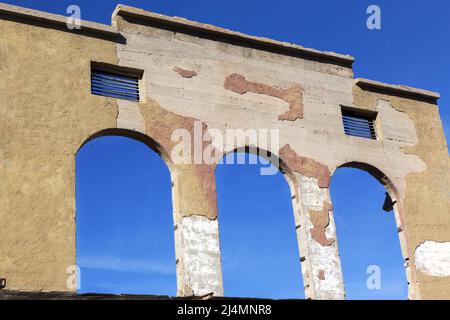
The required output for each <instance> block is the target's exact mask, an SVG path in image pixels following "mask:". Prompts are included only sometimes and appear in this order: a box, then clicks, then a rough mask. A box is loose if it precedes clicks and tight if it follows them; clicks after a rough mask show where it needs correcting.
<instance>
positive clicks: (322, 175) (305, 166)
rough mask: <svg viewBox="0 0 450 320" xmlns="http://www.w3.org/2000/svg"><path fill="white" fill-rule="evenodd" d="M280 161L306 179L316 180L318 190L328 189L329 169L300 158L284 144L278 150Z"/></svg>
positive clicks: (314, 161) (308, 159)
mask: <svg viewBox="0 0 450 320" xmlns="http://www.w3.org/2000/svg"><path fill="white" fill-rule="evenodd" d="M279 155H280V159H282V160H283V161H284V162H286V164H287V165H288V166H289V168H291V170H293V171H295V172H298V173H300V174H302V175H304V176H306V177H308V178H316V179H317V183H318V185H319V188H328V187H329V186H330V178H331V171H330V169H329V168H328V167H327V166H326V165H324V164H322V163H320V162H317V161H316V160H313V159H310V158H306V157H301V156H299V155H297V153H296V152H295V151H294V150H292V148H291V146H290V145H289V144H285V145H284V146H283V148H281V149H280V154H279Z"/></svg>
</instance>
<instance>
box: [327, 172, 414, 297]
mask: <svg viewBox="0 0 450 320" xmlns="http://www.w3.org/2000/svg"><path fill="white" fill-rule="evenodd" d="M367 170H368V171H369V172H371V174H373V175H375V176H378V175H380V177H377V178H382V177H381V175H382V174H381V172H379V171H377V170H375V171H372V170H374V168H372V169H370V168H369V169H367ZM371 174H369V173H368V172H365V171H363V170H360V169H356V168H340V169H338V170H337V171H336V173H335V174H334V175H333V177H332V180H331V196H332V200H333V207H334V219H335V223H336V232H337V238H338V241H339V252H340V256H341V263H342V269H343V274H344V281H345V289H346V296H347V299H352V300H354V299H406V298H407V296H408V283H407V278H406V272H405V267H404V258H403V256H402V251H401V247H400V241H399V234H398V230H397V229H398V228H397V224H396V219H395V213H394V210H395V206H396V203H395V199H394V200H393V199H391V198H390V196H389V194H388V193H387V190H386V188H385V187H384V186H383V185H382V184H381V183H380V182H379V181H378V180H377V179H375V178H374V177H373V176H372V175H371Z"/></svg>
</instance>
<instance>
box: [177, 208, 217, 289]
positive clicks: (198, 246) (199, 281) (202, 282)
mask: <svg viewBox="0 0 450 320" xmlns="http://www.w3.org/2000/svg"><path fill="white" fill-rule="evenodd" d="M175 241H176V247H177V248H180V249H181V250H180V251H179V253H178V254H177V259H178V261H180V263H182V268H183V269H184V271H185V272H184V274H183V276H184V284H185V286H187V289H188V291H190V292H189V293H191V294H193V295H196V296H200V295H205V294H208V293H211V292H214V294H215V295H216V296H223V289H222V273H221V272H220V270H221V264H220V246H219V225H218V222H217V220H210V219H208V218H205V217H202V216H190V217H184V218H182V219H181V221H180V222H179V223H178V224H177V228H176V230H175Z"/></svg>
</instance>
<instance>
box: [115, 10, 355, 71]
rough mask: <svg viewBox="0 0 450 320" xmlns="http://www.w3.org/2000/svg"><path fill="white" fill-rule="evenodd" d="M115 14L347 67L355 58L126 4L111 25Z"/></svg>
mask: <svg viewBox="0 0 450 320" xmlns="http://www.w3.org/2000/svg"><path fill="white" fill-rule="evenodd" d="M117 16H122V17H134V18H139V19H141V20H148V21H154V22H157V23H160V24H163V25H168V26H174V27H181V28H186V29H190V30H195V31H198V32H202V33H205V34H210V35H211V34H213V35H217V36H222V37H227V38H233V39H236V40H239V41H242V42H244V43H251V44H259V45H264V46H268V47H273V48H277V49H281V50H285V51H286V52H297V53H301V54H303V55H305V56H311V57H315V58H320V59H324V60H328V61H336V62H340V63H343V64H344V65H346V66H347V67H348V68H351V66H352V63H353V62H354V61H355V58H354V57H352V56H350V55H344V54H339V53H335V52H329V51H320V50H316V49H311V48H305V47H303V46H300V45H297V44H294V43H288V42H282V41H277V40H273V39H269V38H265V37H257V36H252V35H248V34H244V33H240V32H237V31H232V30H228V29H225V28H221V27H217V26H214V25H211V24H205V23H200V22H196V21H192V20H188V19H185V18H181V17H172V16H166V15H163V14H159V13H154V12H150V11H146V10H143V9H139V8H136V7H131V6H126V5H122V4H119V5H117V6H116V8H115V10H114V12H113V14H112V20H113V25H114V24H115V20H116V18H117Z"/></svg>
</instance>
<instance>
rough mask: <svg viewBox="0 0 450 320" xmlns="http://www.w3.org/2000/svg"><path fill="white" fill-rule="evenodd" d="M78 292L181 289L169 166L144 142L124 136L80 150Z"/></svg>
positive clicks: (163, 292) (99, 140)
mask: <svg viewBox="0 0 450 320" xmlns="http://www.w3.org/2000/svg"><path fill="white" fill-rule="evenodd" d="M76 205H77V211H76V214H77V225H76V226H77V234H76V236H77V264H78V266H79V267H80V268H81V288H79V290H78V292H79V293H88V292H90V293H115V294H120V293H132V294H157V295H171V296H175V295H176V266H175V249H174V236H173V218H172V196H171V180H170V172H169V170H168V168H167V166H166V165H165V163H164V161H163V160H162V159H161V158H160V157H159V155H158V154H157V153H156V152H154V151H153V150H152V149H150V148H149V147H148V146H147V145H146V144H144V143H142V142H139V141H137V140H134V139H131V138H126V137H122V136H102V137H98V138H95V139H93V140H90V141H88V142H87V143H86V144H84V146H83V147H82V148H81V149H80V151H79V152H78V154H77V161H76Z"/></svg>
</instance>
